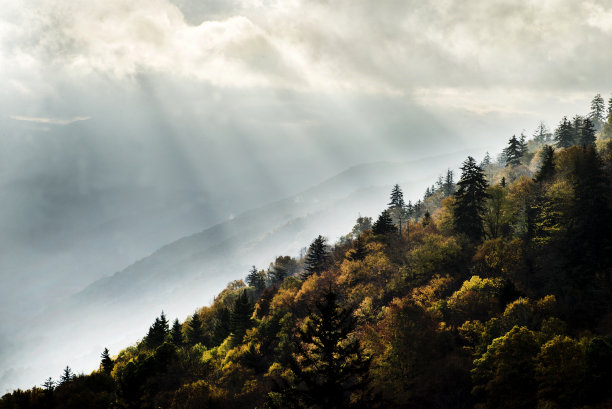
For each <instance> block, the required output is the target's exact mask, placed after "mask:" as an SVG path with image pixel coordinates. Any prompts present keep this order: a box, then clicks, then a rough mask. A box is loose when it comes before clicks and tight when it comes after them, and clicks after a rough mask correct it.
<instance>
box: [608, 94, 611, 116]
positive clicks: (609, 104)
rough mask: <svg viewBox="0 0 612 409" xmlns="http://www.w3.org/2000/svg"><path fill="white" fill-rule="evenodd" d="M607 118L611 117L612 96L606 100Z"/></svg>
mask: <svg viewBox="0 0 612 409" xmlns="http://www.w3.org/2000/svg"><path fill="white" fill-rule="evenodd" d="M607 114H608V115H607V117H608V118H610V116H612V96H611V97H610V99H609V100H608V112H607Z"/></svg>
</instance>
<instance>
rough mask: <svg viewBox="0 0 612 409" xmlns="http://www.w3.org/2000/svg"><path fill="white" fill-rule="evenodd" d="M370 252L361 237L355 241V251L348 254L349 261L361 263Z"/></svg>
mask: <svg viewBox="0 0 612 409" xmlns="http://www.w3.org/2000/svg"><path fill="white" fill-rule="evenodd" d="M367 254H368V251H367V249H366V246H365V242H364V240H363V238H362V237H361V236H359V237H357V239H355V245H354V247H353V249H352V250H351V251H350V252H349V254H348V257H347V258H348V259H349V260H351V261H361V260H363V259H365V257H366V255H367Z"/></svg>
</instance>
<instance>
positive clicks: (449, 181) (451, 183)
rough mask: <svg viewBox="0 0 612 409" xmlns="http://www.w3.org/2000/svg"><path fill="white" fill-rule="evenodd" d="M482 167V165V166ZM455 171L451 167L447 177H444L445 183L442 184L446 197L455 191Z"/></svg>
mask: <svg viewBox="0 0 612 409" xmlns="http://www.w3.org/2000/svg"><path fill="white" fill-rule="evenodd" d="M481 167H482V166H481ZM454 177H455V175H454V173H453V171H452V170H451V169H448V170H447V171H446V178H445V179H444V184H443V185H442V190H443V192H444V197H448V196H451V195H453V194H454V193H455V180H454Z"/></svg>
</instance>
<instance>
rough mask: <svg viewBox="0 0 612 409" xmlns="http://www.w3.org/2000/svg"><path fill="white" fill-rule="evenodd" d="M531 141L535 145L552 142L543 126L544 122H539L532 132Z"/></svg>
mask: <svg viewBox="0 0 612 409" xmlns="http://www.w3.org/2000/svg"><path fill="white" fill-rule="evenodd" d="M533 139H534V141H536V143H538V144H540V145H543V144H545V143H550V142H551V141H552V134H551V133H550V131H549V130H548V128H547V127H546V125H545V124H544V122H540V124H539V125H538V127H537V128H536V129H535V131H534V132H533Z"/></svg>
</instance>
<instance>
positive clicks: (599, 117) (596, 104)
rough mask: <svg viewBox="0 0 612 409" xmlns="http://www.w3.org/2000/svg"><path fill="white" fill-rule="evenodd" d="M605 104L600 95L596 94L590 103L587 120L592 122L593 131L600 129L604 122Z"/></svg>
mask: <svg viewBox="0 0 612 409" xmlns="http://www.w3.org/2000/svg"><path fill="white" fill-rule="evenodd" d="M605 112H606V110H605V103H604V99H603V98H602V96H601V94H597V95H595V96H594V97H593V100H592V101H591V112H590V113H589V119H590V120H591V121H592V122H593V125H594V126H595V129H601V127H602V126H603V123H604V122H605V120H606V114H605Z"/></svg>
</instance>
